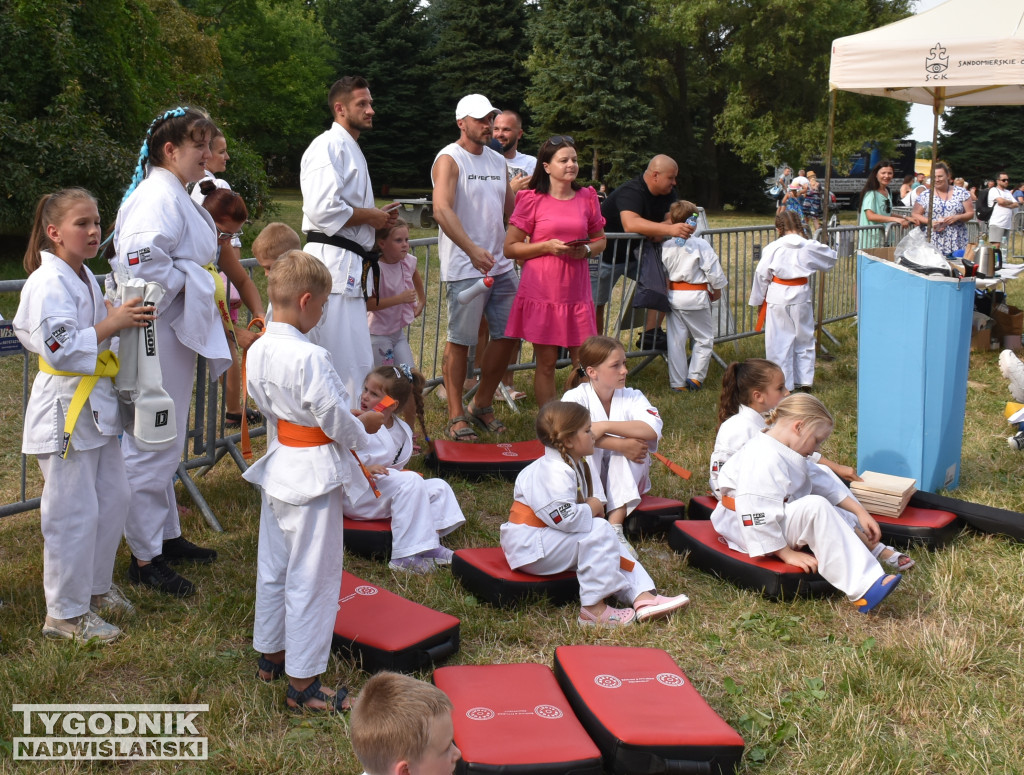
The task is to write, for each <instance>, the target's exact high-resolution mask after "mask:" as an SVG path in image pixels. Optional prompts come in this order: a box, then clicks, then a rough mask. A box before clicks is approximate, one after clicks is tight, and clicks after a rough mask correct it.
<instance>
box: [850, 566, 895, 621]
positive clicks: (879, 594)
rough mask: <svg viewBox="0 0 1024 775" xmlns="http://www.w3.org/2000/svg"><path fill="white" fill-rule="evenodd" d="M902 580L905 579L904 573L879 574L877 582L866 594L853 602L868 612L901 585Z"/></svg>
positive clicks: (858, 607) (860, 609)
mask: <svg viewBox="0 0 1024 775" xmlns="http://www.w3.org/2000/svg"><path fill="white" fill-rule="evenodd" d="M901 581H903V574H902V573H889V574H887V575H885V576H879V577H878V578H877V579H876V580H875V583H874V584H872V585H871V586H870V587H869V588H868V591H867V592H865V593H864V596H863V597H862V598H860V599H859V600H854V601H853V604H854V605H855V606H857V610H858V611H860V612H861V613H862V614H866V613H868V612H869V611H871V610H872V609H874V608H875V606H877V605H878V604H879V603H881V602H882V601H883V600H885V598H886V597H888V596H889V593H890V592H892V591H893V590H894V589H896V587H898V586H899V585H900V582H901Z"/></svg>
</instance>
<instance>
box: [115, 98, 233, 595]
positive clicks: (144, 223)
mask: <svg viewBox="0 0 1024 775" xmlns="http://www.w3.org/2000/svg"><path fill="white" fill-rule="evenodd" d="M212 132H213V122H212V121H210V119H209V118H208V117H207V116H206V114H204V113H201V112H200V111H198V110H195V109H194V108H175V109H173V110H169V111H167V112H166V113H164V114H162V115H160V116H158V117H157V118H156V119H155V120H154V121H153V123H152V124H150V127H149V131H148V132H147V133H146V139H145V140H144V141H143V144H142V149H141V151H140V153H139V163H138V166H137V167H136V169H135V175H134V177H133V178H132V184H131V185H130V186H129V188H128V191H127V192H126V193H125V197H124V199H123V200H122V202H121V209H120V210H119V211H118V213H117V223H116V225H115V227H114V247H115V248H116V251H117V256H116V257H115V258H113V259H111V261H110V264H111V267H112V268H113V270H114V272H113V273H112V276H116V275H118V273H119V272H120V273H121V274H122V276H123V274H124V273H127V274H129V275H131V276H132V277H138V278H142V279H144V280H147V281H154V282H157V283H159V284H160V286H161V287H162V288H163V289H164V292H165V295H164V297H163V299H162V300H161V301H160V303H159V304H158V305H157V310H158V316H157V320H156V333H157V344H158V346H157V351H158V357H159V360H160V370H161V373H162V380H163V389H164V390H165V391H166V392H167V394H168V395H169V396H170V397H171V399H172V400H173V401H174V414H175V420H176V428H175V430H176V432H177V438H176V439H175V441H174V442H173V443H171V444H168V445H167V446H165V447H164V448H162V449H156V450H152V449H149V450H147V449H142V448H141V447H140V446H139V445H138V444H137V443H136V439H135V437H134V435H133V434H132V433H130V432H128V433H125V435H124V440H123V443H122V450H123V451H124V459H125V465H126V467H127V470H128V481H129V483H130V485H131V491H132V498H131V507H130V509H129V512H128V522H127V524H126V525H125V538H126V539H127V540H128V546H129V547H130V548H131V550H132V560H131V565H130V566H129V568H128V578H129V579H130V580H131V581H132V582H134V583H136V584H146V585H149V586H152V587H154V588H156V589H159V590H160V591H162V592H167V593H169V594H172V595H178V596H182V597H183V596H186V595H190V594H192V592H193V591H194V586H193V584H192V582H190V581H189V580H188V579H186V578H184V577H182V576H180V575H179V574H178V573H177V572H176V571H175V570H174V569H173V568H172V567H171V566H170V565H169V564H168V562H172V561H178V560H187V561H193V562H211V561H213V560H214V559H216V557H217V553H216V552H215V551H213V550H212V549H206V548H203V547H199V546H196V545H195V544H193V543H191V542H190V541H188V540H186V539H185V538H184V537H183V536H182V535H181V526H180V524H179V522H178V504H177V501H176V500H175V495H174V474H175V469H177V467H178V461H179V460H180V459H181V450H182V445H183V439H184V438H185V428H186V425H187V422H188V415H189V406H190V404H191V401H192V386H193V383H194V381H195V364H196V355H197V354H198V355H202V356H203V357H204V358H206V359H207V365H208V367H209V369H210V373H211V378H216V377H218V376H219V375H220V374H221V373H222V372H223V371H224V370H225V369H226V368H227V367H228V365H229V364H230V363H231V353H230V352H229V350H228V343H227V338H226V337H225V335H224V327H223V325H221V320H220V313H219V312H218V310H217V305H216V302H215V300H214V288H215V286H214V282H213V278H212V276H211V274H210V273H209V272H208V271H207V270H206V269H205V268H204V267H205V265H207V264H212V263H213V261H214V260H215V258H216V255H217V229H216V226H215V225H214V222H213V218H211V217H210V214H209V213H208V212H206V210H204V209H203V208H202V207H200V206H199V205H197V204H196V203H195V202H194V201H192V199H191V198H190V197H189V195H188V191H187V190H186V189H185V186H186V184H188V183H190V182H194V181H198V180H201V179H202V178H203V175H204V174H205V172H206V167H205V165H206V162H207V160H208V159H209V158H210V137H211V134H212Z"/></svg>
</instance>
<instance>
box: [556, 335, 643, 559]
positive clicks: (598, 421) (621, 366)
mask: <svg viewBox="0 0 1024 775" xmlns="http://www.w3.org/2000/svg"><path fill="white" fill-rule="evenodd" d="M579 362H580V365H579V368H578V369H577V370H576V373H574V374H572V375H570V377H569V383H568V384H569V387H570V388H571V389H570V390H568V391H566V393H565V395H563V396H562V400H563V401H573V402H574V403H577V404H582V405H583V406H585V407H586V408H587V410H588V411H589V412H590V419H591V420H592V421H593V423H594V438H595V439H596V441H595V445H596V447H597V450H596V451H595V452H594V455H593V457H592V458H591V459H590V470H591V475H592V476H593V478H594V481H595V482H599V483H600V486H601V488H602V489H603V490H604V493H605V495H606V496H607V501H608V522H609V523H610V524H611V526H612V528H613V529H614V530H615V533H616V535H617V536H618V538H619V541H620V542H621V543H622V544H623V545H624V546H626V547H627V548H628V550H629V553H630V554H631V555H632V556H633V557H636V550H635V549H633V547H632V546H630V544H629V542H628V541H626V538H625V535H624V534H623V527H622V526H623V523H624V522H625V521H626V517H627V515H629V513H630V512H632V511H633V509H635V508H636V507H637V506H638V505H639V504H640V496H641V495H643V494H644V493H645V492H647V491H648V490H650V489H651V479H650V470H651V457H650V455H649V454H648V452H653V451H657V448H658V439H660V438H661V427H662V420H661V416H660V415H659V414H658V410H657V409H655V408H654V406H652V405H651V402H650V401H648V400H647V398H646V396H644V394H643V393H641V392H640V391H639V390H635V389H633V388H628V387H626V374H627V371H628V370H627V369H626V351H625V349H624V348H623V346H622V345H621V344H620V343H619V341H618V340H617V339H612V338H611V337H608V336H592V337H590V338H588V339H587V340H586V341H584V342H583V344H582V345H581V346H580V350H579ZM581 383H582V384H581Z"/></svg>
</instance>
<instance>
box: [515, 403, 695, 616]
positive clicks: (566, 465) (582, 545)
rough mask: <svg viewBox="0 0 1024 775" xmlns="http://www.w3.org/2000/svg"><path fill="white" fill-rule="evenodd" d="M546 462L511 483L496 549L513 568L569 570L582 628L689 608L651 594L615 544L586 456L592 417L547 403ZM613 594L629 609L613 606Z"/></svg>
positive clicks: (543, 418)
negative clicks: (506, 518)
mask: <svg viewBox="0 0 1024 775" xmlns="http://www.w3.org/2000/svg"><path fill="white" fill-rule="evenodd" d="M537 438H538V439H540V441H541V443H542V444H543V445H544V457H542V458H540V459H539V460H535V461H534V462H532V463H530V465H528V466H527V467H526V468H524V469H523V470H522V471H521V472H520V474H519V476H517V477H516V485H515V490H514V494H513V497H514V499H515V502H514V503H513V504H512V510H511V512H510V514H509V521H508V522H506V523H505V524H504V525H502V526H501V549H502V551H503V552H504V553H505V557H506V559H507V560H508V564H509V565H510V566H511V567H512V568H513V569H516V570H521V571H523V572H525V573H533V574H536V575H540V576H550V575H553V574H555V573H562V572H563V571H568V570H574V571H576V574H577V576H578V577H579V583H580V603H581V604H582V608H581V609H580V615H579V619H578V621H579V623H580V624H581V625H583V626H594V625H610V626H624V625H627V624H629V623H630V622H632V621H634V620H636V621H638V622H642V621H646V620H649V619H658V618H661V617H663V616H667V615H668V614H670V613H671V612H672V611H675V610H677V609H679V608H682V607H684V606H685V605H686V604H687V603H689V602H690V599H689V598H688V597H687V596H686V595H676V596H675V597H664V596H662V595H655V594H654V592H653V590H654V582H653V581H652V580H651V577H650V576H649V575H648V574H647V571H645V570H644V568H643V566H642V565H640V563H639V562H636V561H635V560H633V559H631V558H630V557H629V553H628V552H626V551H625V549H624V547H623V546H622V544H620V543H619V540H618V538H617V537H616V534H615V531H614V530H613V529H612V526H611V525H610V524H609V523H608V521H607V520H604V519H597V517H601V516H603V515H604V503H603V497H602V496H603V492H602V489H601V483H600V481H595V480H593V479H592V477H591V475H590V468H589V467H588V466H587V463H586V458H587V456H589V455H592V454H594V432H593V430H592V425H591V421H590V412H588V411H587V410H586V409H585V408H584V407H582V406H580V405H579V404H577V403H570V402H567V401H550V402H548V403H547V404H545V405H544V406H543V407H541V410H540V412H539V413H538V414H537ZM610 596H614V597H616V598H618V599H619V600H621V601H623V602H624V603H626V604H627V605H632V608H614V607H612V606H610V605H607V604H606V603H605V598H607V597H610Z"/></svg>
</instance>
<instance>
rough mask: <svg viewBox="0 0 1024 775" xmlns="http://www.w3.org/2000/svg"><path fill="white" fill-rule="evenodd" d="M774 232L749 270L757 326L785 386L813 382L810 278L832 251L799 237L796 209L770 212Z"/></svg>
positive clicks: (824, 267) (831, 261)
mask: <svg viewBox="0 0 1024 775" xmlns="http://www.w3.org/2000/svg"><path fill="white" fill-rule="evenodd" d="M775 230H776V231H777V232H778V234H779V238H778V239H777V240H775V241H774V242H772V243H771V244H769V245H767V246H766V247H765V249H764V253H762V254H761V260H760V261H758V263H757V269H755V270H754V282H753V286H752V287H751V289H750V301H749V302H748V303H749V304H750V305H751V306H753V307H760V308H761V312H760V314H759V315H758V320H757V330H758V331H760V330H761V329H762V328H764V351H765V357H766V358H767V359H768V360H770V361H772V362H773V363H777V364H779V366H780V367H781V369H782V373H783V374H785V375H786V389H787V390H793V389H804V390H807V391H808V392H809V391H810V389H811V386H812V385H813V384H814V305H813V298H812V295H811V286H810V285H809V278H810V277H811V275H813V274H814V273H815V272H827V271H828V270H829V269H831V268H832V267H833V266H835V263H836V259H837V258H838V256H837V254H836V252H835V251H834V250H832V248H830V247H829V246H828V245H823V244H822V243H820V242H817V241H815V240H809V239H805V238H804V232H803V226H802V224H801V223H800V218H799V217H797V215H796V213H793V212H790V211H788V210H786V211H784V212H782V213H780V214H779V215H776V216H775Z"/></svg>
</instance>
